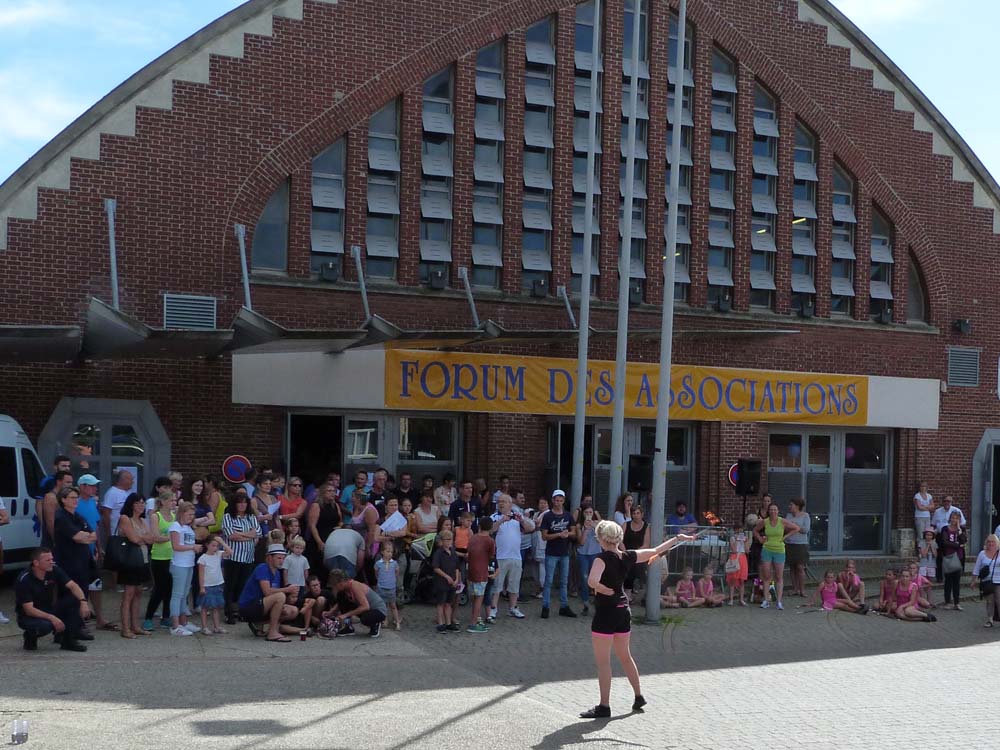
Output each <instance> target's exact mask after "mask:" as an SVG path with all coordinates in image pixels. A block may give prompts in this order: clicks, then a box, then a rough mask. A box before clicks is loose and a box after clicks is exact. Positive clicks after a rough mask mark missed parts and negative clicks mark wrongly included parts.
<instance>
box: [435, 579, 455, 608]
mask: <svg viewBox="0 0 1000 750" xmlns="http://www.w3.org/2000/svg"><path fill="white" fill-rule="evenodd" d="M454 598H455V587H454V586H449V585H447V584H445V585H444V586H435V587H434V603H435V604H449V603H450V602H451V600H452V599H454Z"/></svg>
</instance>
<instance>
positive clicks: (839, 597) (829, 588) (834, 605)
mask: <svg viewBox="0 0 1000 750" xmlns="http://www.w3.org/2000/svg"><path fill="white" fill-rule="evenodd" d="M817 599H819V600H820V601H821V602H822V606H823V609H824V610H825V611H827V612H832V611H833V610H835V609H839V610H842V611H844V612H857V613H862V611H867V610H868V608H867V607H865V605H863V604H857V603H856V602H854V601H852V600H851V597H850V596H848V594H847V591H845V590H844V586H843V585H842V584H841V583H839V582H838V581H837V577H836V576H835V575H834V573H833V571H832V570H828V571H826V572H825V573H824V574H823V580H822V581H821V582H820V583H819V584H818V585H817V586H816V591H814V592H813V595H812V597H811V598H810V599H809V601H808V603H806V604H800V605H799V606H800V607H815V606H816V600H817Z"/></svg>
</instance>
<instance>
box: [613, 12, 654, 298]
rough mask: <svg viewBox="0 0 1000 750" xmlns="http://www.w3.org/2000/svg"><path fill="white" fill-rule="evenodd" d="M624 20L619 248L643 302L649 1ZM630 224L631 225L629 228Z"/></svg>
mask: <svg viewBox="0 0 1000 750" xmlns="http://www.w3.org/2000/svg"><path fill="white" fill-rule="evenodd" d="M624 9H625V17H624V20H623V34H624V49H623V50H622V61H623V62H622V109H621V157H620V166H619V173H618V174H619V193H620V197H621V202H620V203H619V216H620V219H619V225H618V226H619V232H618V233H619V244H618V250H619V253H620V255H621V257H622V258H628V263H629V278H630V286H631V292H632V295H633V296H634V297H637V298H638V299H640V300H641V299H642V297H643V295H644V293H645V284H646V198H647V194H646V160H647V159H648V158H649V152H648V150H647V148H646V133H647V130H648V125H649V49H648V45H649V29H648V23H649V15H648V10H649V8H648V0H625V4H624ZM636 12H638V13H639V35H638V38H637V39H636V38H634V28H633V27H634V25H635V14H636ZM635 51H637V52H638V58H639V65H638V67H637V69H636V71H635V85H636V91H635V102H636V103H635V135H634V138H632V133H631V131H630V129H629V119H630V117H631V115H632V109H631V107H632V95H633V94H632V75H631V73H632V55H633V52H635ZM630 138H631V139H632V141H633V145H634V149H635V150H634V153H635V158H634V160H633V175H632V215H631V217H626V216H625V212H626V207H627V206H626V201H625V193H626V191H627V189H628V185H627V183H626V180H627V176H628V175H627V169H626V166H627V164H626V162H627V159H628V148H629V140H630ZM626 222H628V224H626ZM626 228H627V229H628V234H629V235H630V243H629V246H628V247H626V245H625V234H626Z"/></svg>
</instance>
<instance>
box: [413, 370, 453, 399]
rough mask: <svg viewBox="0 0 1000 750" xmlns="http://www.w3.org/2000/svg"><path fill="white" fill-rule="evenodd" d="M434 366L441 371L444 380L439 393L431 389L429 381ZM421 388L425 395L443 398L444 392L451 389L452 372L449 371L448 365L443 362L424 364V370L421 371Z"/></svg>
mask: <svg viewBox="0 0 1000 750" xmlns="http://www.w3.org/2000/svg"><path fill="white" fill-rule="evenodd" d="M432 367H434V368H437V369H439V370H440V371H441V378H442V379H443V380H444V384H443V385H442V386H441V390H440V391H438V392H437V393H435V392H434V391H432V390H431V389H430V384H429V383H428V382H427V376H428V374H429V373H430V371H431V368H432ZM420 390H422V391H423V392H424V395H426V396H429V397H430V398H441V397H442V396H443V395H444V394H446V393H447V392H448V391H449V390H451V373H450V372H449V371H448V367H447V366H446V365H445V364H444V363H443V362H428V363H427V364H426V365H424V369H423V372H421V373H420Z"/></svg>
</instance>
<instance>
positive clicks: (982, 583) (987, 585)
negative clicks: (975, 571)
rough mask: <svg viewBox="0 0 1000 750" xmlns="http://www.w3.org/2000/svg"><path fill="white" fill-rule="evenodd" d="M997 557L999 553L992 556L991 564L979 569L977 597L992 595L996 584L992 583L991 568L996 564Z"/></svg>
mask: <svg viewBox="0 0 1000 750" xmlns="http://www.w3.org/2000/svg"><path fill="white" fill-rule="evenodd" d="M997 558H1000V554H998V555H997V556H996V557H994V558H993V564H992V565H991V566H990V567H989V568H983V569H982V570H980V571H979V598H980V599H985V598H986V597H987V596H992V594H993V590H994V589H995V588H996V584H995V583H993V570H994V568H996V566H997Z"/></svg>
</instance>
